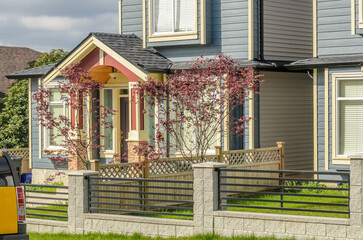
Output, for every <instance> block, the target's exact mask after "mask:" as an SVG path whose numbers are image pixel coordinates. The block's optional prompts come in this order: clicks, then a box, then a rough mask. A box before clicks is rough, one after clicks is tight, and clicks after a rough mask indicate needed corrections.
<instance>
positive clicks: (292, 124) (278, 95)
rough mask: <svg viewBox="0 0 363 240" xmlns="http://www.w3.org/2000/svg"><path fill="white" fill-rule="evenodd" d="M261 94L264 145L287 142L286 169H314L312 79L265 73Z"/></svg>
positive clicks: (305, 76)
mask: <svg viewBox="0 0 363 240" xmlns="http://www.w3.org/2000/svg"><path fill="white" fill-rule="evenodd" d="M263 74H264V75H265V77H264V82H263V83H262V85H261V91H260V92H261V93H260V144H261V147H262V148H265V147H274V146H276V142H278V141H282V142H285V166H286V169H293V170H312V169H313V159H314V157H313V152H314V151H313V120H312V119H313V81H312V79H311V78H309V77H308V75H307V74H306V73H283V72H280V73H278V72H264V73H263Z"/></svg>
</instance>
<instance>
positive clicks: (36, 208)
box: [22, 184, 68, 221]
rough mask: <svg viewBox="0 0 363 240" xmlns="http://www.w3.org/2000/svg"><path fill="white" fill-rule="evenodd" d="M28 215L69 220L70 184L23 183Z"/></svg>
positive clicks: (29, 216)
mask: <svg viewBox="0 0 363 240" xmlns="http://www.w3.org/2000/svg"><path fill="white" fill-rule="evenodd" d="M22 186H24V192H25V203H26V216H27V217H28V218H38V219H48V220H60V221H67V220H68V186H57V185H40V184H22Z"/></svg>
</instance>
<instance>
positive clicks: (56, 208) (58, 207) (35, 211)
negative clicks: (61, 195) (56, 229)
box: [26, 206, 68, 221]
mask: <svg viewBox="0 0 363 240" xmlns="http://www.w3.org/2000/svg"><path fill="white" fill-rule="evenodd" d="M37 208H40V209H42V210H32V209H26V213H27V215H26V217H27V218H37V219H48V220H58V221H67V219H65V218H57V217H43V216H31V215H28V213H34V214H45V215H55V216H63V217H66V216H68V213H63V212H52V211H47V210H63V211H67V209H68V207H66V206H64V207H63V206H62V207H61V206H47V207H37Z"/></svg>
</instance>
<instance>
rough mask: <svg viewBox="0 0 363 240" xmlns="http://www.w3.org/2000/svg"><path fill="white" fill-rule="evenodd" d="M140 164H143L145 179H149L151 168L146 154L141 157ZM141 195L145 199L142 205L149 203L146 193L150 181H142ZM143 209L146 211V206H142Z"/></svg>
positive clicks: (143, 176)
mask: <svg viewBox="0 0 363 240" xmlns="http://www.w3.org/2000/svg"><path fill="white" fill-rule="evenodd" d="M140 164H141V169H142V178H143V179H148V178H149V177H150V169H149V162H148V161H147V159H146V158H145V157H144V156H141V157H140ZM140 183H141V184H140V193H141V194H140V195H141V196H140V197H141V199H143V200H142V201H141V205H143V206H145V205H146V204H147V201H146V200H147V198H148V196H147V195H146V193H147V192H148V188H147V187H148V186H149V183H148V182H145V181H143V182H140ZM141 210H142V211H145V210H146V208H145V207H142V208H141Z"/></svg>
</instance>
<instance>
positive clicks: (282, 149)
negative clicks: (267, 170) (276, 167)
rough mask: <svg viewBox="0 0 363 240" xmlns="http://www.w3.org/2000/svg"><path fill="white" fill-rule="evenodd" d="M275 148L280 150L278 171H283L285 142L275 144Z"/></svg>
mask: <svg viewBox="0 0 363 240" xmlns="http://www.w3.org/2000/svg"><path fill="white" fill-rule="evenodd" d="M277 147H279V148H280V149H281V152H280V153H281V162H280V170H285V142H277Z"/></svg>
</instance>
